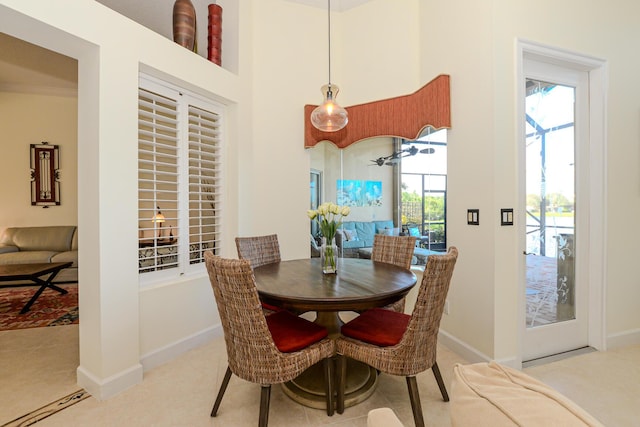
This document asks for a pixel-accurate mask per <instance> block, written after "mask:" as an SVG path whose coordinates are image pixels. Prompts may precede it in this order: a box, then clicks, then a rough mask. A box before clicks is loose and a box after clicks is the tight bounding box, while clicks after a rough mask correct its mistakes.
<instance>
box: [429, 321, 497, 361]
mask: <svg viewBox="0 0 640 427" xmlns="http://www.w3.org/2000/svg"><path fill="white" fill-rule="evenodd" d="M438 341H439V342H440V343H441V344H443V345H444V346H445V347H447V348H448V349H449V350H451V351H453V352H454V353H456V354H457V355H459V356H461V357H462V358H463V359H465V360H467V361H468V362H469V363H480V362H489V361H491V360H493V359H491V358H490V357H489V356H487V355H486V354H484V353H482V352H481V351H478V350H477V349H475V348H473V347H471V346H470V345H469V344H467V343H465V342H463V341H460V340H459V339H458V338H456V337H454V336H453V335H451V334H449V333H447V332H446V331H443V330H442V329H440V331H439V332H438Z"/></svg>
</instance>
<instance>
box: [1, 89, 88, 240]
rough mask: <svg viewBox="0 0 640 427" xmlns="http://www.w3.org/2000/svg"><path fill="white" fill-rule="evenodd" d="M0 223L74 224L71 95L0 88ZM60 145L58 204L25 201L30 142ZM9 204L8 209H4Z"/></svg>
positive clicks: (73, 109) (74, 125) (74, 153)
mask: <svg viewBox="0 0 640 427" xmlns="http://www.w3.org/2000/svg"><path fill="white" fill-rule="evenodd" d="M0 117H2V135H3V136H2V142H0V147H2V156H0V182H2V183H3V184H2V186H0V199H2V204H3V206H4V208H3V209H1V210H0V227H2V228H4V227H22V226H44V225H77V224H78V203H77V199H78V197H77V189H78V173H77V167H76V165H77V163H78V157H77V153H78V149H77V147H78V145H77V139H78V138H77V124H78V108H77V99H76V97H75V94H74V95H73V96H71V95H70V96H54V95H38V94H34V93H17V92H0ZM42 141H48V142H49V144H50V145H58V146H59V149H60V205H59V206H50V207H47V208H46V209H45V208H43V207H42V206H32V205H31V184H30V182H29V176H30V175H29V168H30V161H29V156H30V150H29V146H30V144H40V143H41V142H42ZM9 207H10V208H9Z"/></svg>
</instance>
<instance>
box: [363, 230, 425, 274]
mask: <svg viewBox="0 0 640 427" xmlns="http://www.w3.org/2000/svg"><path fill="white" fill-rule="evenodd" d="M415 248H416V238H415V237H413V236H386V235H384V234H375V235H374V236H373V250H372V252H371V260H372V261H378V262H384V263H387V264H393V265H397V266H398V267H402V268H406V269H407V270H408V269H410V268H411V259H412V258H413V251H414V249H415Z"/></svg>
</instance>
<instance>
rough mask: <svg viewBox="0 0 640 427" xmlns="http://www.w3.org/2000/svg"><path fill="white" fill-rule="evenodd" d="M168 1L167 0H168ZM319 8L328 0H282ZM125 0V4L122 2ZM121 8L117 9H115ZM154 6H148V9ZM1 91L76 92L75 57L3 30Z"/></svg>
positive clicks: (116, 0) (354, 0) (112, 0)
mask: <svg viewBox="0 0 640 427" xmlns="http://www.w3.org/2000/svg"><path fill="white" fill-rule="evenodd" d="M99 1H100V2H101V3H104V4H105V5H109V6H113V5H120V6H122V7H124V6H126V5H130V3H129V1H130V0H99ZM165 1H166V0H165ZM283 1H288V2H292V3H299V4H303V5H307V6H311V7H317V8H320V9H326V8H327V0H283ZM369 1H372V0H332V1H331V10H332V11H345V10H348V9H351V8H354V7H357V6H360V5H362V4H364V3H367V2H369ZM123 2H124V3H123ZM114 9H115V10H118V9H117V8H114ZM150 10H153V9H148V10H147V12H149V11H150ZM0 52H2V54H0V91H11V92H36V91H37V92H39V93H42V92H49V93H55V92H65V91H67V92H68V91H76V90H77V82H78V66H77V61H76V60H75V59H72V58H69V57H66V56H64V55H60V54H58V53H56V52H52V51H50V50H48V49H44V48H42V47H39V46H36V45H33V44H30V43H27V42H25V41H23V40H19V39H16V38H14V37H11V36H9V35H7V34H5V33H0Z"/></svg>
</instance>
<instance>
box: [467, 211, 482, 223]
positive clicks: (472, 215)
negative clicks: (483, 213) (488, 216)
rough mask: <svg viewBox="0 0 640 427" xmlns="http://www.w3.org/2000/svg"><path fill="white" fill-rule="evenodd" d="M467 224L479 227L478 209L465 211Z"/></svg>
mask: <svg viewBox="0 0 640 427" xmlns="http://www.w3.org/2000/svg"><path fill="white" fill-rule="evenodd" d="M467 224H469V225H480V209H467Z"/></svg>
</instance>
